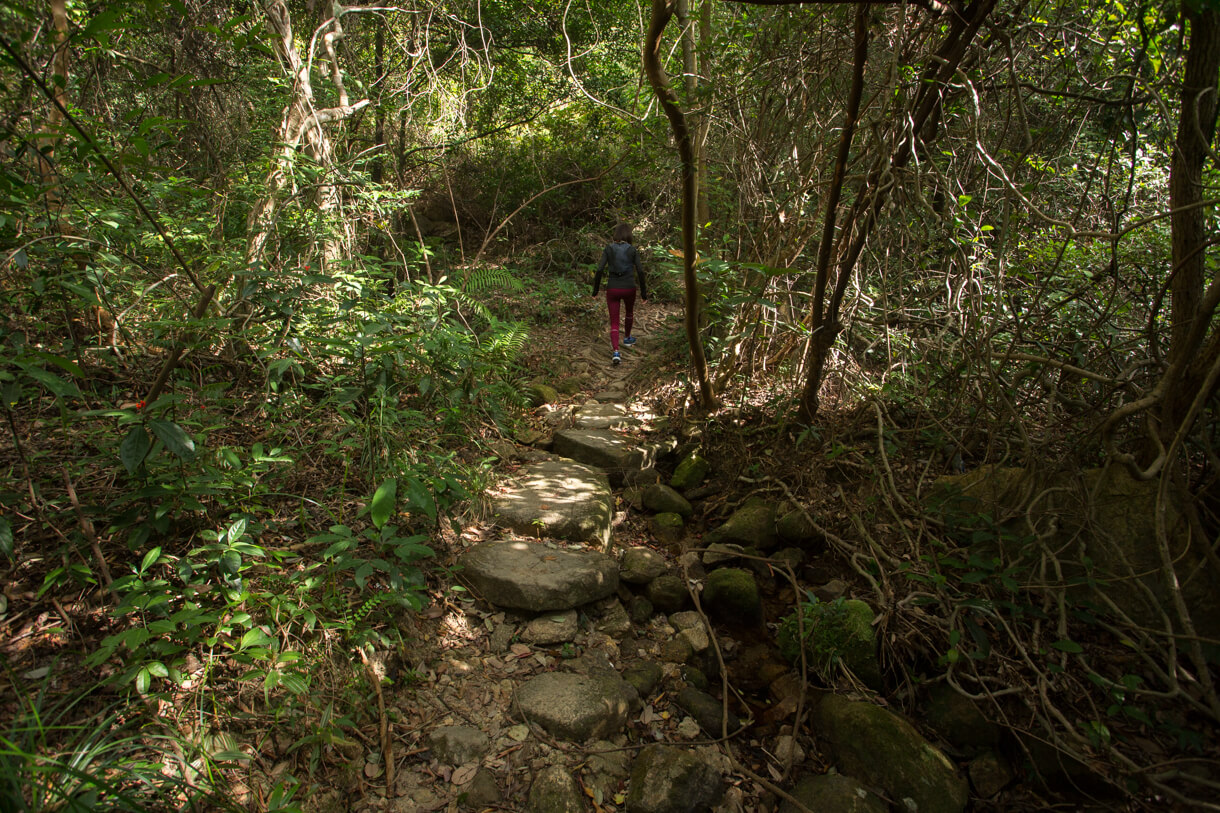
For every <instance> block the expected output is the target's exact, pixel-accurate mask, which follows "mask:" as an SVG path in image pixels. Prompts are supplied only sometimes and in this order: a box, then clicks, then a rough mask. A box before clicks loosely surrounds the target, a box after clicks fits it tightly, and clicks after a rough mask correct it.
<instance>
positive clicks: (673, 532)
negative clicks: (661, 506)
mask: <svg viewBox="0 0 1220 813" xmlns="http://www.w3.org/2000/svg"><path fill="white" fill-rule="evenodd" d="M648 527H649V528H650V529H651V530H652V535H653V536H655V537H656V538H657V541H658V542H660V543H661V544H662V545H665V546H666V547H668V548H673V547H675V546H677V545H679V544H680V543H681V542H682V540H683V539H685V538H686V524H685V523H684V522H683V521H682V515H681V514H656V515H654V516H651V517H649V518H648Z"/></svg>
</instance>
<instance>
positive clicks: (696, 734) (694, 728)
mask: <svg viewBox="0 0 1220 813" xmlns="http://www.w3.org/2000/svg"><path fill="white" fill-rule="evenodd" d="M678 736H679V737H681V738H682V739H684V740H697V739H699V738H700V737H702V736H703V729H702V728H700V727H699V724H698V723H696V722H695V718H693V717H683V718H682V719H681V720H679V721H678Z"/></svg>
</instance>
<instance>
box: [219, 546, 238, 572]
mask: <svg viewBox="0 0 1220 813" xmlns="http://www.w3.org/2000/svg"><path fill="white" fill-rule="evenodd" d="M220 569H221V571H222V572H224V573H227V574H229V575H230V576H235V575H237V573H238V571H240V570H241V554H240V553H238V552H237V551H235V550H227V551H225V552H224V553H222V554H221V555H220Z"/></svg>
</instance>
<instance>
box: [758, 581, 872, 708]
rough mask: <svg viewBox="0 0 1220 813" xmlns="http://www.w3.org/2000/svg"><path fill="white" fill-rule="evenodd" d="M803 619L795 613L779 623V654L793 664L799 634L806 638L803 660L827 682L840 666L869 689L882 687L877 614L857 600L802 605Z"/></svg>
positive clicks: (797, 658)
mask: <svg viewBox="0 0 1220 813" xmlns="http://www.w3.org/2000/svg"><path fill="white" fill-rule="evenodd" d="M801 612H802V613H803V616H804V617H803V620H802V621H801V622H800V623H798V621H797V617H796V614H795V613H793V614H792V615H789V616H786V617H785V618H784V619H783V621H782V622H781V623H780V628H779V633H778V636H777V640H778V643H779V649H780V652H781V653H782V654H783V656H784V657H785V658H787V659H788V660H790V661H791V662H793V663H799V662H800V657H801V643H800V642H801V637H800V636H801V633H802V632H803V633H804V635H805V638H804V642H805V645H804V648H805V660H806V663H807V664H808V666H809V668H810V669H812V670H813V671H814V672H815V673H816V674H818V675H820V676H821V677H822V679H823V680H825V681H826V682H828V683H829V682H832V681H833V679H834V676H835V673H836V671H837V669H838V667H839V665H842V666H843V667H844V668H846V669H847V670H849V671H850V672H851V673H852V674H853V675H855V676H856V677H858V678H859V679H860V680H861V681H862V682H863V683H864V684H865V685H866V686H868V687H869V688H871V689H876V690H878V691H879V690H880V689H881V688H882V685H883V684H882V680H881V664H880V662H879V661H878V659H877V642H876V634H875V633H874V631H873V621H874V620H875V619H876V613H874V612H873V608H872V607H870V606H869V605H868V603H867V602H864V601H860V600H859V599H839V600H836V601H831V602H821V601H816V602H812V603H804V604H802V605H801Z"/></svg>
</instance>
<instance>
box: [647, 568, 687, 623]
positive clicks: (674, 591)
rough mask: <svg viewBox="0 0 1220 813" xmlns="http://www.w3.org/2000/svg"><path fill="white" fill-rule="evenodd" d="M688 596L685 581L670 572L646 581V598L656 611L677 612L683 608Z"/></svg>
mask: <svg viewBox="0 0 1220 813" xmlns="http://www.w3.org/2000/svg"><path fill="white" fill-rule="evenodd" d="M688 598H689V595H688V594H687V592H686V582H684V581H682V579H680V578H679V577H677V576H674V575H672V574H666V575H664V576H660V577H658V578H656V579H653V580H652V581H651V582H649V583H648V600H649V601H651V602H652V606H653V607H655V608H656V609H657V611H658V612H662V613H666V614H669V613H676V612H679V611H681V610H683V609H685V607H686V600H687V599H688Z"/></svg>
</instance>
